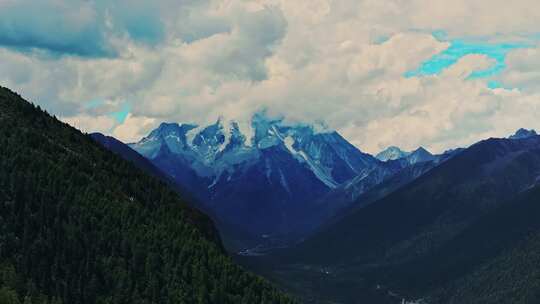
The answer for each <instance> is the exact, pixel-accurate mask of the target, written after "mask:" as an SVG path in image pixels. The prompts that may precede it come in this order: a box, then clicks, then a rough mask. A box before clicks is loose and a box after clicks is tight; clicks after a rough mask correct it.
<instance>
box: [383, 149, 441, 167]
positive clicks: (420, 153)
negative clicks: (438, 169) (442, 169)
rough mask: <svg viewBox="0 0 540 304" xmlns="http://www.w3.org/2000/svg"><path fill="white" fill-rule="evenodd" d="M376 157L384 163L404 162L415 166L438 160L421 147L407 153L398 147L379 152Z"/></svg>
mask: <svg viewBox="0 0 540 304" xmlns="http://www.w3.org/2000/svg"><path fill="white" fill-rule="evenodd" d="M375 157H376V158H377V159H379V160H381V161H383V162H387V161H393V160H404V161H406V162H407V163H408V164H409V165H414V164H416V163H420V162H426V161H432V160H435V159H436V158H437V156H435V155H433V154H431V153H430V152H429V151H427V150H426V149H424V148H423V147H420V148H418V149H416V150H414V151H412V152H405V151H402V150H401V149H400V148H398V147H396V146H391V147H388V148H386V149H385V150H383V151H381V152H379V154H377V156H375Z"/></svg>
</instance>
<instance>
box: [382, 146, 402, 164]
mask: <svg viewBox="0 0 540 304" xmlns="http://www.w3.org/2000/svg"><path fill="white" fill-rule="evenodd" d="M409 154H410V153H409V152H404V151H403V150H401V149H400V148H398V147H396V146H390V147H388V148H386V149H384V150H383V151H381V152H379V153H378V154H377V155H376V156H375V157H376V158H377V159H379V160H381V161H388V160H396V159H400V158H403V157H406V156H407V155H409Z"/></svg>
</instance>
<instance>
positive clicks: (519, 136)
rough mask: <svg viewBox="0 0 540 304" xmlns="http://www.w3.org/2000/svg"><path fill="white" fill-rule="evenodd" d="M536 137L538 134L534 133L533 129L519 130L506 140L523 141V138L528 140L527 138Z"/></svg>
mask: <svg viewBox="0 0 540 304" xmlns="http://www.w3.org/2000/svg"><path fill="white" fill-rule="evenodd" d="M536 135H538V134H537V133H536V131H535V130H534V129H530V130H527V129H524V128H520V129H519V130H517V131H516V133H514V135H511V136H510V137H508V138H509V139H523V138H528V137H532V136H536Z"/></svg>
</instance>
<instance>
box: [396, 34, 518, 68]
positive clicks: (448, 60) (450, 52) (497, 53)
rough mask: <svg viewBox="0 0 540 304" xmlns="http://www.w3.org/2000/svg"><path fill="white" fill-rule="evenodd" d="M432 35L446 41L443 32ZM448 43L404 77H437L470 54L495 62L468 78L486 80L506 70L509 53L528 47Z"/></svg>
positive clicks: (504, 44)
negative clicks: (443, 48)
mask: <svg viewBox="0 0 540 304" xmlns="http://www.w3.org/2000/svg"><path fill="white" fill-rule="evenodd" d="M432 34H433V37H435V38H436V39H437V40H439V41H447V34H446V32H444V31H435V32H433V33H432ZM449 43H450V47H448V48H447V49H446V50H444V51H442V52H441V53H439V54H436V55H435V56H433V57H431V58H430V59H428V60H426V61H424V62H422V64H420V67H418V68H417V69H415V70H412V71H408V72H406V73H405V75H404V76H405V77H418V76H426V75H438V74H440V73H441V72H442V71H443V70H445V69H447V68H448V67H450V66H452V65H454V64H455V63H456V62H458V60H459V59H460V58H462V57H464V56H467V55H471V54H478V55H485V56H487V57H489V58H491V59H493V60H495V64H493V65H492V66H491V67H489V68H487V69H485V70H480V71H474V72H473V73H471V75H470V76H469V78H486V77H490V76H494V75H497V74H499V73H500V72H501V71H503V70H504V69H505V68H506V64H505V59H506V55H507V54H508V53H509V52H510V51H512V50H514V49H519V48H526V47H528V45H527V44H524V43H485V42H471V41H466V40H463V39H453V40H450V41H449Z"/></svg>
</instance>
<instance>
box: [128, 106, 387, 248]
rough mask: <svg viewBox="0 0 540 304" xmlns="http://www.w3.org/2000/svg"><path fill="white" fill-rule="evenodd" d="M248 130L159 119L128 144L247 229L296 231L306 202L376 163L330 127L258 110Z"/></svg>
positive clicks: (210, 206)
mask: <svg viewBox="0 0 540 304" xmlns="http://www.w3.org/2000/svg"><path fill="white" fill-rule="evenodd" d="M249 128H250V129H249V133H250V134H252V135H247V132H246V131H244V133H243V132H242V131H241V129H240V125H239V123H237V122H224V121H221V120H220V121H218V122H216V123H215V124H212V125H210V126H206V127H198V126H195V125H188V124H175V123H168V124H166V123H163V124H161V125H160V126H159V127H158V128H157V129H155V130H153V131H152V132H151V133H150V134H149V135H148V136H146V137H145V138H143V139H142V140H141V141H139V142H137V143H133V144H130V145H129V146H130V147H131V148H133V149H134V150H135V151H137V152H139V153H141V155H143V156H145V157H146V158H148V159H149V160H150V161H151V162H152V163H153V164H154V165H155V166H156V167H158V168H160V169H161V170H162V171H163V172H165V173H166V174H168V175H169V176H170V177H172V178H173V179H174V180H175V181H176V182H177V183H179V184H181V185H184V186H186V187H188V188H189V189H191V190H192V191H193V192H194V193H195V194H196V195H197V196H198V198H199V199H200V200H201V201H203V202H204V204H205V206H204V208H205V209H210V210H212V212H213V213H214V214H215V215H216V216H217V217H218V218H219V219H220V220H221V221H222V222H223V223H229V224H230V225H232V226H235V227H236V228H235V229H240V230H242V231H245V232H247V233H249V234H251V235H252V236H253V237H254V238H261V237H263V236H264V237H267V236H270V235H279V234H289V235H291V234H292V233H293V232H294V233H298V234H301V233H302V232H303V231H305V230H306V229H307V227H306V226H305V225H302V223H300V221H298V218H299V217H301V214H302V213H304V212H306V210H309V209H310V207H309V206H310V204H311V203H313V202H314V201H315V200H317V199H318V198H320V197H321V196H323V195H324V194H326V193H328V192H329V191H330V190H331V189H335V188H337V187H338V186H339V185H340V184H342V183H344V182H346V181H348V180H350V179H352V178H354V177H356V176H358V175H359V174H361V173H362V172H365V171H367V170H372V169H373V168H375V167H378V166H381V165H382V163H381V162H380V161H378V160H377V159H375V158H374V157H372V156H371V155H368V154H365V153H362V152H361V151H359V150H358V149H357V148H355V147H354V146H352V145H351V144H349V143H348V142H347V141H346V140H345V139H343V137H341V136H340V135H339V134H338V133H336V132H316V131H315V130H314V128H313V127H311V126H307V125H300V126H287V125H285V124H284V123H283V121H281V120H272V119H268V118H267V117H265V116H264V115H263V114H257V115H255V116H254V117H253V120H252V122H251V124H250V126H249Z"/></svg>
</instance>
